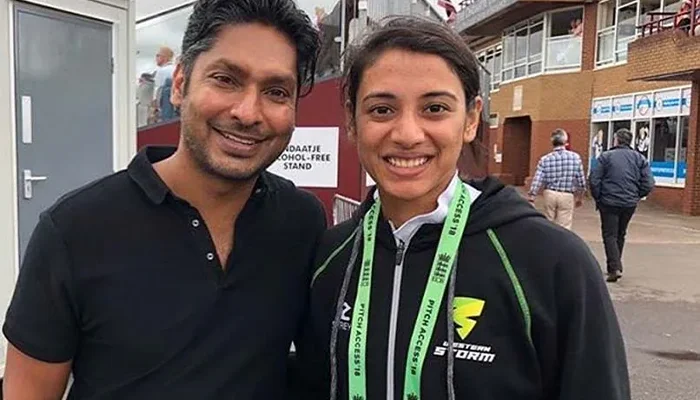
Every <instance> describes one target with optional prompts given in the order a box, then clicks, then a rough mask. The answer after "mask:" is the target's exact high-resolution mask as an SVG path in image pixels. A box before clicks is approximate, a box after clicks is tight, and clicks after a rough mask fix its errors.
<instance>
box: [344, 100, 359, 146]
mask: <svg viewBox="0 0 700 400" xmlns="http://www.w3.org/2000/svg"><path fill="white" fill-rule="evenodd" d="M345 129H346V131H347V134H348V139H350V141H351V142H353V143H355V142H356V141H357V129H356V126H355V113H354V112H353V106H352V104H351V103H350V102H349V101H347V102H345Z"/></svg>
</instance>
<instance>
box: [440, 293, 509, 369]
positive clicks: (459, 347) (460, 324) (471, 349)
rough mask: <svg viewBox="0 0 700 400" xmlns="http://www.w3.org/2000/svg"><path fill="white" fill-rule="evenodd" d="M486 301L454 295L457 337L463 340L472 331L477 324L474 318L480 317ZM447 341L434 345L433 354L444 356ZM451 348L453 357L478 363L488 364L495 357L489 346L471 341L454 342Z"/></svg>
mask: <svg viewBox="0 0 700 400" xmlns="http://www.w3.org/2000/svg"><path fill="white" fill-rule="evenodd" d="M485 306H486V301H484V300H481V299H475V298H473V297H456V298H455V300H454V304H453V315H454V322H455V330H456V331H457V335H458V336H459V338H460V339H461V340H462V341H464V340H466V339H467V337H468V336H469V335H470V334H471V333H472V330H474V327H475V326H476V325H477V322H478V321H477V320H476V318H478V317H481V315H482V314H483V312H484V307H485ZM448 347H449V343H448V342H447V341H445V342H443V343H442V345H440V346H436V347H435V351H434V352H433V355H435V356H438V357H444V356H445V355H446V354H447V349H448ZM452 350H453V351H454V353H455V359H458V360H467V361H475V362H480V363H487V364H490V363H492V362H493V360H494V359H496V354H494V353H493V352H492V351H491V347H490V346H481V345H476V344H471V343H464V342H458V341H456V342H454V343H453V344H452Z"/></svg>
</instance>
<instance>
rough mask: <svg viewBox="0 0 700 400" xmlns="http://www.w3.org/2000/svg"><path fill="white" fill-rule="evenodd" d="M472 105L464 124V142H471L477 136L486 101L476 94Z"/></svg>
mask: <svg viewBox="0 0 700 400" xmlns="http://www.w3.org/2000/svg"><path fill="white" fill-rule="evenodd" d="M472 103H473V105H472V107H470V108H468V109H467V121H466V124H465V126H464V136H463V140H464V143H465V144H466V143H471V142H473V141H474V139H475V138H476V134H477V131H478V129H479V122H480V121H481V111H482V110H483V108H484V101H483V100H482V99H481V96H476V97H475V98H474V100H472Z"/></svg>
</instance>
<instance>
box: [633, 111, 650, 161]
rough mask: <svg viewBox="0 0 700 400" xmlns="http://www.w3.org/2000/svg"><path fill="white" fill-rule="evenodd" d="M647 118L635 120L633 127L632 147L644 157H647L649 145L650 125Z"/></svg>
mask: <svg viewBox="0 0 700 400" xmlns="http://www.w3.org/2000/svg"><path fill="white" fill-rule="evenodd" d="M650 125H651V124H650V122H649V120H641V121H637V122H636V124H635V129H634V139H633V141H632V147H633V148H634V149H635V150H637V151H638V152H639V154H641V155H643V156H644V158H646V159H648V158H649V149H650V147H651V126H650Z"/></svg>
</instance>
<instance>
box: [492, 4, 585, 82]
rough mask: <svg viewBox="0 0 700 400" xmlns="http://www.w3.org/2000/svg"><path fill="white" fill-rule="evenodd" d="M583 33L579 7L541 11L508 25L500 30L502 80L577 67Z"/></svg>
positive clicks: (579, 62) (581, 11) (581, 12)
mask: <svg viewBox="0 0 700 400" xmlns="http://www.w3.org/2000/svg"><path fill="white" fill-rule="evenodd" d="M582 35H583V9H582V8H581V7H576V8H569V9H565V10H560V11H556V12H551V13H545V14H541V15H539V16H537V17H535V18H532V19H531V20H529V21H527V22H525V23H522V24H520V25H516V26H515V27H513V28H510V29H507V30H506V31H505V32H504V33H503V64H502V69H501V80H502V81H503V82H507V81H510V80H513V79H518V78H524V77H527V76H533V75H538V74H541V73H542V72H543V71H553V70H565V69H574V68H579V67H580V65H581V41H582ZM496 69H497V67H494V70H496Z"/></svg>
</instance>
